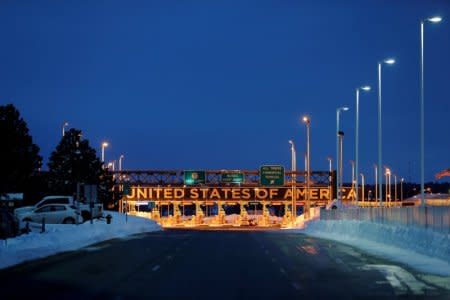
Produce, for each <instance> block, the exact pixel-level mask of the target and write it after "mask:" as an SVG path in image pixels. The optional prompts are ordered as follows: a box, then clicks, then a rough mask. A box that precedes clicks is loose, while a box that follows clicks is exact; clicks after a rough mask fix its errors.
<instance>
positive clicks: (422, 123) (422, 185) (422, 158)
mask: <svg viewBox="0 0 450 300" xmlns="http://www.w3.org/2000/svg"><path fill="white" fill-rule="evenodd" d="M425 21H428V22H430V23H439V22H441V21H442V18H441V17H438V16H436V17H431V18H428V19H425V20H421V21H420V205H421V206H425V112H424V110H425V100H424V83H423V77H424V75H423V73H424V67H423V43H424V41H423V35H424V32H423V31H424V30H423V29H424V24H425Z"/></svg>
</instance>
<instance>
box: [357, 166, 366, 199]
mask: <svg viewBox="0 0 450 300" xmlns="http://www.w3.org/2000/svg"><path fill="white" fill-rule="evenodd" d="M364 181H365V180H364V174H363V173H361V200H362V203H363V206H364ZM356 204H358V202H356Z"/></svg>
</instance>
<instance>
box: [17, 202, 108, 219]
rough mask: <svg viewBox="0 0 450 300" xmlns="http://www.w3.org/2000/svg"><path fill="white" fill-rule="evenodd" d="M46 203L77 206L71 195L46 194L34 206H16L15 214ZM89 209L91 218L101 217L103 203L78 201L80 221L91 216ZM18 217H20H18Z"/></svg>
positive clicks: (20, 213)
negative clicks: (91, 203) (90, 203)
mask: <svg viewBox="0 0 450 300" xmlns="http://www.w3.org/2000/svg"><path fill="white" fill-rule="evenodd" d="M48 204H67V205H72V206H75V207H77V205H76V201H75V200H74V199H73V197H72V196H46V197H44V198H43V199H42V200H41V201H39V202H38V203H36V204H35V205H34V206H25V207H21V208H16V209H15V210H14V214H15V215H22V214H24V213H25V212H30V211H32V210H35V209H37V208H40V207H43V206H44V205H48ZM91 211H92V217H93V218H101V217H103V204H101V203H93V205H92V207H90V205H89V204H86V203H80V207H79V212H80V214H81V217H82V221H83V222H85V221H87V220H89V219H90V218H91ZM19 219H20V218H19Z"/></svg>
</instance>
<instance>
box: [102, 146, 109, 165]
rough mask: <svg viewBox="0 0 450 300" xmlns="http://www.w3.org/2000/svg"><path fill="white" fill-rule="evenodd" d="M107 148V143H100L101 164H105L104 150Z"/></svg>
mask: <svg viewBox="0 0 450 300" xmlns="http://www.w3.org/2000/svg"><path fill="white" fill-rule="evenodd" d="M108 146H109V144H108V143H107V142H103V143H102V163H105V148H106V147H108Z"/></svg>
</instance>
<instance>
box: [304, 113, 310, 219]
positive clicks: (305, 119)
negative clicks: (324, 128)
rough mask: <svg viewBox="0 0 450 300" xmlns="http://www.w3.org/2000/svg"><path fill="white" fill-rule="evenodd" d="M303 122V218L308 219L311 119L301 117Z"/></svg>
mask: <svg viewBox="0 0 450 300" xmlns="http://www.w3.org/2000/svg"><path fill="white" fill-rule="evenodd" d="M303 123H305V124H306V199H305V212H304V213H305V218H306V219H309V216H310V214H309V209H310V207H311V203H310V197H309V186H310V184H311V182H310V180H311V156H310V129H311V119H310V117H309V116H304V117H303Z"/></svg>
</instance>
